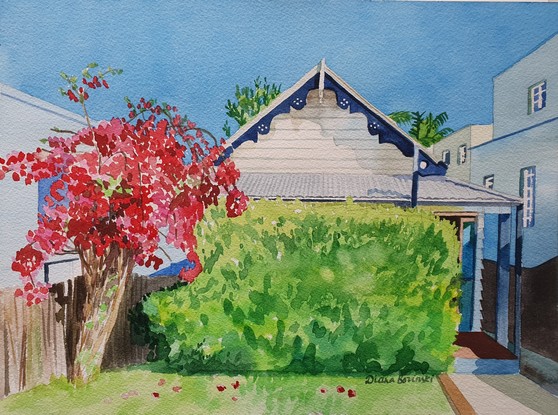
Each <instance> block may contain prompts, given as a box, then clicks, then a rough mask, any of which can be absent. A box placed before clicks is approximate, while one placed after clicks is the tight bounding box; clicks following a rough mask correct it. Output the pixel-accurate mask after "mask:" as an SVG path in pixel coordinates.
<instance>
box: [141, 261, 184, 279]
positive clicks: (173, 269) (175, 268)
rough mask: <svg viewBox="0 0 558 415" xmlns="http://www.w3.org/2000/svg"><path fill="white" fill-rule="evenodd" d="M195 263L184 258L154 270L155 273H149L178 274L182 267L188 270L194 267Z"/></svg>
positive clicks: (160, 275) (152, 275)
mask: <svg viewBox="0 0 558 415" xmlns="http://www.w3.org/2000/svg"><path fill="white" fill-rule="evenodd" d="M194 265H195V264H194V263H193V262H191V261H189V260H187V259H184V260H182V261H180V262H173V263H172V264H170V265H169V266H168V267H165V268H163V269H160V270H159V271H156V272H154V273H153V274H149V276H150V277H163V276H164V277H167V276H174V275H178V274H179V273H180V271H181V270H182V268H186V270H189V269H192V268H194Z"/></svg>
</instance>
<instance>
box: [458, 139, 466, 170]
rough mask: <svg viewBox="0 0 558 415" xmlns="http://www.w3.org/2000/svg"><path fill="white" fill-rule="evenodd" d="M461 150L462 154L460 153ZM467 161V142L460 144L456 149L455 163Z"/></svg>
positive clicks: (460, 163)
mask: <svg viewBox="0 0 558 415" xmlns="http://www.w3.org/2000/svg"><path fill="white" fill-rule="evenodd" d="M462 150H463V154H462ZM466 163H467V144H462V145H460V146H459V147H458V149H457V164H458V165H459V166H461V165H463V164H466Z"/></svg>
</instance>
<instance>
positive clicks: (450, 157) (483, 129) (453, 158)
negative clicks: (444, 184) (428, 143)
mask: <svg viewBox="0 0 558 415" xmlns="http://www.w3.org/2000/svg"><path fill="white" fill-rule="evenodd" d="M491 139H492V125H468V126H467V127H463V128H462V129H460V130H458V131H456V132H454V133H452V134H450V135H448V136H447V137H446V138H444V139H443V140H442V141H440V142H438V143H436V144H434V145H433V146H432V151H433V155H434V158H435V159H436V160H442V161H443V162H444V163H445V164H446V166H448V171H447V173H446V176H448V177H453V178H456V179H459V180H463V181H466V182H470V181H471V154H470V152H469V149H470V148H471V147H474V146H478V145H480V144H482V143H484V142H486V141H489V140H491Z"/></svg>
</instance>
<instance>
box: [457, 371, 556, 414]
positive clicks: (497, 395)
mask: <svg viewBox="0 0 558 415" xmlns="http://www.w3.org/2000/svg"><path fill="white" fill-rule="evenodd" d="M449 377H450V379H451V380H452V381H453V383H454V384H455V385H456V386H457V388H458V389H459V390H460V391H461V393H462V394H463V396H464V397H465V399H466V400H467V401H468V402H469V404H470V405H471V406H472V407H473V410H474V411H475V412H476V413H477V414H479V415H508V414H510V415H531V414H533V415H537V414H542V415H558V398H557V397H556V396H554V395H552V394H551V393H549V392H547V391H546V390H544V389H543V388H541V387H540V386H538V385H537V384H535V383H533V382H531V381H530V380H529V379H527V378H526V377H524V376H521V375H465V374H453V375H450V376H449Z"/></svg>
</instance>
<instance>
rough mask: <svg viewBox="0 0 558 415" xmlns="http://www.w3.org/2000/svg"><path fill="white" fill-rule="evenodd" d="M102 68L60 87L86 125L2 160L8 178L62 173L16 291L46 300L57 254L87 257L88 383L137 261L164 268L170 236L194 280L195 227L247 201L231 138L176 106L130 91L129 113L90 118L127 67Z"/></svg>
mask: <svg viewBox="0 0 558 415" xmlns="http://www.w3.org/2000/svg"><path fill="white" fill-rule="evenodd" d="M96 66H97V65H96V64H90V65H88V67H87V68H86V69H84V70H83V71H82V74H83V78H82V79H79V78H78V77H75V76H68V75H66V74H64V73H62V77H63V79H64V80H65V81H66V82H67V83H68V86H67V88H65V89H62V90H61V93H62V94H63V95H64V96H66V97H67V98H68V99H70V100H71V101H74V102H76V103H78V104H79V105H80V106H81V107H82V110H83V112H84V115H85V119H86V121H87V127H86V128H84V129H82V130H81V131H75V132H73V131H67V130H60V129H55V131H56V132H57V133H58V134H59V135H61V136H55V137H54V136H53V137H50V138H48V139H46V140H43V141H44V143H45V146H44V147H45V148H37V149H36V151H34V152H31V153H24V152H17V151H16V152H13V153H12V154H9V155H8V156H7V157H6V158H5V159H0V179H4V178H5V177H6V176H10V175H11V178H12V179H13V180H14V181H23V182H24V183H25V184H31V183H34V182H37V181H39V180H42V179H47V178H54V182H53V184H52V186H51V188H50V193H49V194H48V195H47V196H46V198H45V208H44V213H42V214H39V218H38V226H37V229H35V230H30V231H29V232H28V234H27V241H28V244H27V245H26V246H24V247H23V248H22V249H20V250H19V251H18V252H17V253H16V256H15V259H14V262H13V265H12V268H13V270H14V271H17V272H19V273H20V274H21V279H22V281H23V288H22V289H18V290H17V291H16V296H18V297H23V300H24V301H25V302H26V303H27V304H28V305H30V306H31V305H33V304H38V303H40V302H41V301H43V300H44V299H46V298H47V296H48V295H49V286H48V284H45V283H42V282H40V281H39V280H38V274H39V271H40V270H41V269H42V265H43V263H44V262H45V261H46V260H47V259H48V258H49V257H52V256H54V255H57V254H67V253H75V254H77V255H79V259H80V262H81V269H82V274H83V277H84V280H85V287H86V288H85V289H86V293H85V300H84V302H83V304H81V306H82V307H83V313H82V314H83V321H81V322H79V324H78V330H79V334H78V336H77V337H78V339H79V340H78V342H77V344H76V350H74V355H75V356H76V359H75V362H73V365H72V366H71V370H70V372H71V373H69V378H70V379H72V380H74V381H77V380H81V381H84V382H87V381H88V380H89V379H90V378H91V376H92V374H94V373H95V372H96V371H97V370H98V368H99V366H100V363H101V360H102V356H103V353H104V348H105V345H106V343H107V340H108V337H109V335H110V333H111V331H112V328H113V327H114V323H115V319H116V316H117V312H118V309H119V306H120V303H121V301H122V298H123V295H124V291H125V287H126V285H127V284H128V283H129V282H130V280H131V273H132V270H133V268H134V265H135V264H138V265H145V266H148V267H149V266H153V267H154V268H155V269H157V268H158V267H159V266H160V265H161V264H162V262H163V261H162V259H161V253H163V254H164V248H163V247H162V246H161V245H162V244H163V241H164V242H166V243H167V244H171V245H173V246H174V247H176V248H179V249H181V250H182V251H183V252H184V253H185V256H186V258H187V259H188V260H190V261H191V263H193V264H194V266H193V267H191V268H188V269H186V268H184V269H182V271H181V272H180V275H179V277H180V278H181V279H182V280H184V281H188V282H193V281H194V279H195V278H196V276H197V275H198V274H199V273H200V272H201V269H202V265H201V264H200V261H199V258H198V255H197V254H196V251H195V248H196V236H195V233H194V229H195V227H196V224H197V223H198V222H199V221H200V220H201V219H202V218H203V216H204V212H205V209H206V208H207V207H208V206H210V205H216V204H217V203H218V200H219V197H220V196H221V195H224V196H225V198H226V199H225V204H226V208H227V213H228V216H231V217H233V216H237V215H240V214H241V213H242V212H243V210H244V209H246V204H247V198H246V196H245V195H244V194H243V193H242V192H240V191H239V190H238V189H237V188H236V185H235V183H236V181H237V179H238V177H239V171H238V170H237V169H236V168H235V166H234V164H233V162H232V161H231V160H229V159H225V160H224V161H222V162H221V163H216V161H217V160H218V159H219V157H220V156H221V155H222V153H223V150H224V148H223V146H222V145H223V141H220V142H217V141H216V140H215V138H214V137H213V136H212V135H211V134H210V133H209V132H208V131H206V130H204V129H202V128H199V127H198V126H196V124H194V123H193V122H192V121H190V120H188V119H187V118H186V117H185V116H181V115H179V113H178V111H177V109H176V107H172V106H170V105H167V104H161V105H158V104H157V102H156V101H155V100H146V99H143V98H141V99H140V100H139V102H138V103H137V104H134V103H132V102H131V101H130V100H129V99H128V98H126V101H127V105H128V109H129V114H127V117H125V118H113V119H111V120H110V121H102V122H100V123H98V124H97V125H92V123H91V120H90V118H89V115H88V113H87V109H86V103H87V100H88V99H89V94H90V93H92V91H93V90H95V89H104V88H109V84H108V82H107V77H108V76H109V75H115V74H118V73H120V72H121V71H120V70H115V69H112V68H109V69H108V70H106V71H101V72H99V73H98V74H97V75H95V76H93V75H92V74H91V73H90V72H91V70H92V69H93V68H95V67H96ZM80 78H81V77H80Z"/></svg>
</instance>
